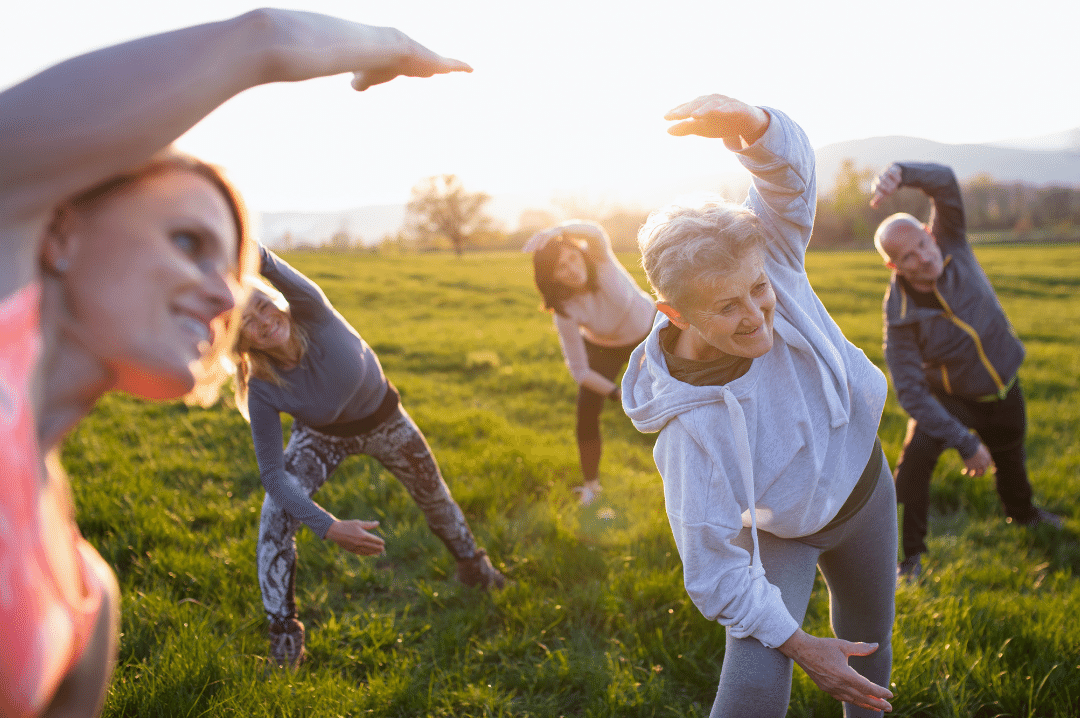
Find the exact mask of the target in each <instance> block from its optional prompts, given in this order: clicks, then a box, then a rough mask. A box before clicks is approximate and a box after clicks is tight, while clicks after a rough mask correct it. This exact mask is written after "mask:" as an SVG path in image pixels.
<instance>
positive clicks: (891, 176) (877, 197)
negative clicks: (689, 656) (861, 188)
mask: <svg viewBox="0 0 1080 718" xmlns="http://www.w3.org/2000/svg"><path fill="white" fill-rule="evenodd" d="M902 180H903V170H901V169H900V165H898V164H895V163H894V164H892V165H889V169H887V170H885V171H884V172H882V173H881V174H880V175H878V176H877V177H876V178H875V179H874V181H873V182H872V183H871V184H870V191H871V192H873V193H874V196H873V197H872V198H871V199H870V206H871V207H874V208H877V206H878V205H879V204H881V202H882V200H884V199H885V198H886V197H888V196H889V195H891V194H892V193H893V192H895V191H896V190H898V189H900V183H901V181H902Z"/></svg>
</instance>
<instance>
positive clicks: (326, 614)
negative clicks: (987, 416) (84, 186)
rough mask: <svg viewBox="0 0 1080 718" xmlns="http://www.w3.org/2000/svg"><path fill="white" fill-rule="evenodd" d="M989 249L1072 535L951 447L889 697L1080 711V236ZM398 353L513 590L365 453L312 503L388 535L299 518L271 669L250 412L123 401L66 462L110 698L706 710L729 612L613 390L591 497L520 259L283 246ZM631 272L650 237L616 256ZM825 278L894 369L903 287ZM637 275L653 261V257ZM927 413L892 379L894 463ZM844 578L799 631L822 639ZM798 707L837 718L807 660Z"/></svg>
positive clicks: (869, 277) (932, 705) (876, 280)
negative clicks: (1022, 349)
mask: <svg viewBox="0 0 1080 718" xmlns="http://www.w3.org/2000/svg"><path fill="white" fill-rule="evenodd" d="M979 257H980V259H981V261H982V262H983V264H984V267H985V268H986V270H987V273H988V274H989V275H990V276H991V277H992V279H993V281H994V284H995V285H996V287H997V289H998V292H999V295H1000V297H1001V300H1002V302H1003V304H1004V305H1005V308H1006V310H1007V312H1008V313H1009V316H1010V317H1011V319H1012V320H1013V322H1014V324H1015V327H1016V330H1017V332H1018V333H1019V335H1020V336H1021V338H1022V339H1023V340H1024V341H1025V343H1026V345H1027V348H1028V358H1027V361H1026V363H1025V365H1024V368H1023V370H1022V373H1021V377H1022V381H1023V384H1024V388H1025V391H1026V394H1027V399H1028V411H1029V424H1030V430H1029V436H1028V450H1029V468H1030V471H1031V476H1032V483H1033V485H1034V487H1035V493H1036V500H1037V501H1038V502H1039V503H1040V504H1041V505H1043V506H1045V507H1047V508H1049V509H1051V510H1053V511H1055V512H1058V513H1061V514H1064V515H1065V516H1066V517H1067V522H1066V529H1065V530H1064V531H1062V532H1060V533H1059V532H1054V531H1052V530H1047V529H1041V528H1040V529H1039V530H1027V529H1024V528H1020V527H1018V526H1016V525H1010V524H1007V523H1006V522H1005V518H1004V514H1003V513H1002V510H1001V507H1000V505H999V504H998V501H997V497H996V494H995V492H994V489H993V483H992V478H990V477H983V478H980V479H967V478H964V477H962V476H961V475H960V468H961V463H960V461H959V459H958V458H957V457H956V454H955V452H949V453H948V454H947V455H946V457H945V460H943V461H942V462H941V464H940V465H939V467H938V473H937V474H936V475H935V483H934V486H933V495H932V500H933V513H932V518H931V540H930V549H931V554H930V556H929V558H928V561H927V563H926V565H925V571H924V578H923V580H922V582H921V583H920V584H918V585H914V586H904V587H902V588H901V589H900V590H899V592H898V595H897V621H896V631H895V639H894V646H895V650H894V652H895V663H894V670H893V681H894V685H893V686H892V689H893V691H894V692H895V693H896V698H895V699H894V700H893V705H894V707H895V712H894V715H901V716H979V717H980V718H991V717H994V716H1024V717H1030V716H1072V717H1075V716H1077V715H1080V621H1078V620H1077V619H1076V614H1077V613H1078V612H1080V580H1078V576H1080V541H1078V533H1080V507H1078V505H1077V500H1076V497H1077V494H1078V490H1080V436H1078V434H1080V431H1078V427H1080V387H1078V380H1077V377H1078V376H1080V353H1078V351H1077V349H1078V347H1080V298H1077V296H1076V295H1077V292H1078V290H1080V246H1075V245H1074V246H1059V247H1035V248H1009V247H987V248H982V249H980V250H979ZM288 258H289V260H290V261H292V262H293V263H295V265H296V266H297V267H298V268H299V269H301V270H302V271H304V272H305V273H308V274H309V275H310V276H311V277H312V278H313V279H315V280H316V281H317V282H319V283H320V284H321V285H322V286H323V288H324V289H325V291H326V293H327V294H328V295H329V297H330V299H331V301H333V302H334V304H335V305H336V306H337V307H338V309H339V310H341V311H342V313H343V314H344V315H345V316H346V317H347V318H348V319H349V321H351V322H352V323H353V324H354V325H355V326H356V327H357V329H358V330H359V331H360V333H361V334H362V335H363V336H364V337H365V338H366V339H367V340H368V342H369V343H370V344H371V345H372V346H373V347H374V348H375V350H376V352H378V354H379V356H380V358H381V359H382V362H383V365H384V367H385V369H386V372H387V374H388V375H389V376H390V377H391V378H392V380H393V381H394V383H395V384H396V385H397V387H398V388H399V389H400V390H401V393H402V397H403V403H404V405H405V407H406V408H407V409H408V410H409V412H410V413H411V414H412V415H413V417H414V418H415V419H416V421H417V423H418V424H419V425H420V427H421V428H422V429H423V431H424V432H425V434H426V435H427V437H428V440H429V441H430V443H431V444H432V446H433V448H434V450H435V453H436V455H437V457H438V458H439V461H440V463H441V466H442V469H443V472H444V474H445V476H446V479H447V481H448V483H449V484H450V486H451V489H452V491H453V493H454V495H455V497H456V498H457V500H458V502H459V503H460V504H461V506H462V508H463V509H464V511H465V513H466V515H467V516H468V518H469V520H470V522H471V524H472V527H473V529H474V532H475V533H476V535H477V538H478V540H479V542H480V543H481V545H483V546H485V547H486V548H487V549H488V551H489V552H490V554H491V556H492V558H493V560H494V562H495V563H496V564H497V565H499V566H500V567H501V568H502V570H503V571H504V572H505V573H506V575H507V576H508V578H510V579H511V580H512V581H513V583H512V585H511V586H509V587H508V588H506V589H505V590H503V591H501V592H499V593H496V594H494V595H488V594H486V593H482V592H478V591H475V590H471V589H465V588H463V587H461V586H459V585H458V584H456V583H455V582H453V581H452V580H451V578H450V577H451V576H452V573H453V562H452V560H451V558H450V556H449V554H448V553H447V552H446V550H445V549H444V548H443V547H442V545H441V544H440V543H439V542H438V541H437V539H435V538H434V537H433V536H432V535H431V534H430V532H429V531H428V530H427V528H426V525H425V524H424V521H423V517H422V515H421V513H420V511H419V510H418V509H417V508H416V507H415V505H414V504H413V503H412V501H411V499H410V498H409V497H408V495H407V494H406V492H405V490H404V489H403V488H402V487H401V486H400V485H399V484H397V482H396V481H395V480H394V479H393V477H391V476H389V475H388V474H387V473H386V472H385V471H384V470H382V468H381V467H380V466H379V465H378V464H376V463H375V462H373V461H371V460H368V459H364V458H354V459H350V460H349V461H347V462H346V463H345V464H344V465H343V466H342V467H341V468H340V469H339V470H338V472H337V473H336V474H335V475H334V476H333V478H332V479H331V480H330V481H329V482H328V484H327V486H326V487H325V488H324V489H323V490H322V492H320V494H319V495H318V497H317V498H318V500H319V501H320V502H321V503H322V504H323V505H324V506H326V507H327V508H328V509H329V510H330V511H332V512H333V513H334V514H336V515H337V516H339V517H342V518H377V519H379V520H380V521H381V522H382V527H381V532H382V534H383V535H384V537H385V538H386V540H387V551H386V554H385V555H384V556H382V557H379V558H376V559H369V558H358V557H356V556H353V555H351V554H347V553H345V552H344V551H341V550H339V549H337V548H336V546H333V545H332V544H330V543H329V542H323V541H321V540H319V539H318V538H316V537H315V536H314V535H313V534H312V533H311V532H310V531H308V530H307V529H302V530H301V531H300V533H299V535H298V543H299V551H300V569H299V575H298V579H297V599H298V603H299V607H300V618H301V620H303V621H304V623H305V624H306V625H307V629H308V651H309V653H310V657H309V659H308V661H307V662H305V664H304V665H303V666H302V667H301V668H300V670H299V671H298V672H297V673H295V674H290V673H286V672H280V671H275V670H267V668H266V665H265V656H266V651H267V639H266V624H265V619H264V616H263V613H262V608H261V602H260V599H259V590H258V585H257V582H256V578H255V560H254V553H255V539H256V532H257V520H258V511H259V506H260V505H261V502H262V497H263V490H262V486H261V484H260V483H259V476H258V469H257V466H256V463H255V457H254V452H253V450H252V448H251V439H250V434H249V431H248V427H247V425H246V424H245V422H244V420H243V419H242V418H241V417H240V415H239V414H238V413H237V412H236V411H235V409H232V408H231V406H230V405H218V406H216V407H213V408H211V409H197V408H190V407H187V406H185V405H183V404H181V403H169V404H162V405H153V404H146V403H143V402H139V401H135V400H132V399H130V398H127V397H122V396H113V397H108V398H106V399H105V400H104V401H103V402H102V403H101V404H100V406H99V407H98V408H97V409H96V410H95V412H94V413H93V415H92V416H91V417H89V418H88V419H87V420H86V421H85V422H84V423H83V424H82V425H81V426H80V427H79V429H78V430H77V431H76V432H75V433H74V434H73V435H72V437H71V438H70V439H69V440H68V441H67V443H66V445H65V448H64V453H63V459H64V463H65V465H66V467H67V469H68V471H69V472H70V475H71V481H72V484H73V488H74V491H75V494H76V501H77V504H78V507H79V514H78V520H79V524H80V526H81V527H82V529H83V532H84V533H85V535H86V536H87V538H88V539H89V540H90V541H91V542H92V543H93V544H94V545H96V546H97V547H98V549H99V550H100V551H101V553H102V554H103V555H104V556H105V558H106V560H108V561H109V562H110V563H111V564H112V565H113V566H114V567H115V568H116V571H117V573H118V575H119V578H120V585H121V587H122V590H123V626H122V631H123V636H122V638H121V648H120V665H119V667H118V669H117V672H116V674H115V677H114V680H113V684H112V687H111V690H110V693H109V697H108V701H107V704H106V708H105V715H106V716H192V717H194V716H244V717H245V718H257V717H260V716H330V717H333V716H366V715H373V716H425V715H432V716H553V717H554V716H597V717H598V716H704V715H707V714H708V712H709V708H710V706H711V703H712V699H713V696H714V694H715V690H716V683H717V680H718V676H719V671H720V662H721V660H722V656H723V645H724V633H723V629H722V627H721V626H719V625H718V624H715V623H710V622H708V621H706V620H705V619H704V618H703V617H702V616H701V615H700V614H699V613H698V611H697V609H696V608H695V607H694V606H693V604H692V603H691V602H690V600H689V599H688V598H687V596H686V593H685V591H684V590H683V587H682V571H681V565H680V561H679V558H678V554H677V553H676V550H675V545H674V542H673V540H672V538H671V533H670V530H669V528H668V524H667V518H666V516H665V514H664V506H663V493H662V487H661V482H660V477H659V475H658V474H657V473H656V469H655V467H654V465H653V462H652V457H651V448H652V442H653V439H654V437H653V436H644V435H641V434H638V433H637V432H636V431H635V430H634V428H633V427H632V426H631V424H630V422H629V420H628V419H626V417H625V416H622V414H621V412H620V411H618V410H616V409H615V407H614V406H613V405H609V408H608V409H606V410H605V413H604V416H603V432H604V437H605V442H606V443H605V453H604V459H603V463H602V465H601V475H602V480H603V483H604V487H605V491H604V493H603V494H602V495H601V499H600V500H599V501H598V502H597V503H596V504H594V505H593V506H591V507H589V508H588V509H584V508H580V507H579V506H578V505H577V503H576V499H575V497H574V495H572V494H571V493H570V491H569V487H570V486H572V485H573V484H575V483H578V482H579V480H580V477H579V475H578V467H577V454H576V448H575V445H574V440H573V422H574V417H573V402H574V396H575V393H576V387H575V386H574V384H573V381H572V380H571V378H570V376H569V374H568V372H567V371H566V369H565V367H564V365H563V363H562V357H561V354H560V352H559V347H558V342H557V339H556V336H555V333H554V330H553V328H552V323H551V320H550V318H549V316H548V315H546V314H544V313H541V312H540V311H538V305H539V297H538V295H537V294H536V292H535V290H534V288H533V286H532V280H531V268H530V265H529V263H528V257H526V256H524V255H521V254H509V253H507V254H478V255H466V256H465V257H463V258H461V259H455V258H454V257H451V256H444V255H437V256H435V255H425V256H400V257H386V256H377V255H370V256H356V255H329V254H321V255H319V254H299V255H291V256H289V257H288ZM623 261H624V263H626V264H627V266H628V267H634V271H636V273H637V275H638V276H639V277H640V276H641V272H640V270H638V269H637V268H636V258H635V257H632V256H624V257H623ZM808 271H809V273H810V275H811V279H812V281H813V282H814V285H815V286H816V288H817V290H818V292H819V294H820V296H821V297H822V299H823V301H824V302H825V304H826V306H827V307H829V309H830V311H831V312H833V315H834V316H835V317H836V319H837V321H838V322H839V323H840V325H841V327H843V328H844V330H845V332H846V333H847V335H848V337H849V338H850V339H851V340H852V341H853V342H855V343H856V344H857V345H859V346H860V347H862V348H863V349H865V350H866V352H867V354H868V355H869V356H870V358H871V359H872V360H873V361H874V362H876V363H877V364H878V365H879V366H882V364H883V361H882V352H881V298H882V293H883V291H884V287H885V284H886V280H887V275H886V272H885V270H884V268H883V267H882V266H881V264H880V260H878V258H877V256H876V255H875V254H872V253H835V254H834V253H829V254H812V255H811V256H810V257H809V259H808ZM639 281H641V282H642V286H646V285H645V284H644V279H643V277H642V278H640V280H639ZM905 422H906V417H905V415H904V414H903V413H902V411H901V410H900V409H899V407H898V406H897V405H896V402H895V399H894V398H893V397H892V396H890V400H889V403H888V404H887V405H886V408H885V414H884V417H883V419H882V425H881V439H882V443H883V445H884V447H885V450H886V455H887V456H888V458H889V461H890V463H892V462H895V459H896V456H897V453H898V452H899V449H900V445H901V441H902V438H903V431H904V426H905ZM825 597H826V593H825V590H824V587H823V585H822V586H819V589H818V590H817V591H816V592H815V595H814V597H813V599H812V601H811V605H810V609H809V612H808V614H807V620H806V623H805V624H804V628H805V629H806V630H808V631H809V632H811V633H815V634H818V635H829V628H828V615H827V602H826V598H825ZM790 715H792V716H839V715H841V709H840V704H839V703H837V702H836V701H834V700H833V699H831V698H829V697H828V696H826V695H825V694H823V693H821V692H820V691H818V690H817V688H816V687H815V686H814V685H813V683H812V682H811V681H810V680H809V678H808V677H807V676H806V675H804V674H803V673H802V671H801V670H800V669H798V668H796V670H795V679H794V687H793V692H792V699H791V709H790Z"/></svg>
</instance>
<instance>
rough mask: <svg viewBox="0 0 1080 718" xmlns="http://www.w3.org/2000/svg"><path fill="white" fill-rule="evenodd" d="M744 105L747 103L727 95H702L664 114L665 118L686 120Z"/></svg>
mask: <svg viewBox="0 0 1080 718" xmlns="http://www.w3.org/2000/svg"><path fill="white" fill-rule="evenodd" d="M738 106H742V107H745V106H746V105H745V103H743V102H740V101H739V100H736V99H734V98H731V97H728V96H726V95H702V96H701V97H698V98H695V99H693V100H691V101H690V102H684V103H683V104H681V105H679V106H678V107H675V108H672V109H670V110H668V112H667V114H666V115H664V119H665V120H685V119H688V118H691V117H702V116H704V115H706V114H708V113H710V112H718V111H724V110H726V111H729V112H730V111H731V110H732V108H734V107H738Z"/></svg>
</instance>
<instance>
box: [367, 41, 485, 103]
mask: <svg viewBox="0 0 1080 718" xmlns="http://www.w3.org/2000/svg"><path fill="white" fill-rule="evenodd" d="M370 29H371V30H374V31H376V42H377V43H378V46H379V47H381V48H385V49H384V50H382V51H380V52H377V53H374V55H373V56H372V57H371V60H372V63H371V65H370V66H369V67H364V68H362V69H356V70H354V71H353V79H352V86H353V89H354V90H358V91H360V92H363V91H364V90H366V89H368V88H369V87H372V86H373V85H379V84H382V83H384V82H388V81H390V80H393V79H394V78H395V77H397V76H398V75H404V76H406V77H431V76H432V75H442V74H445V73H448V72H472V67H470V66H469V65H467V64H466V63H464V62H462V61H460V60H453V59H450V58H447V57H443V56H442V55H438V54H436V53H434V52H432V51H431V50H429V49H427V48H426V47H424V46H423V45H421V44H420V43H418V42H416V41H415V40H413V39H412V38H411V37H409V36H408V35H406V34H405V33H403V32H401V31H400V30H396V29H394V28H392V27H375V28H370Z"/></svg>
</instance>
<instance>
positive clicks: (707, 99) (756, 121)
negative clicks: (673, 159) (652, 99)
mask: <svg viewBox="0 0 1080 718" xmlns="http://www.w3.org/2000/svg"><path fill="white" fill-rule="evenodd" d="M664 119H665V120H682V121H681V122H678V124H675V125H672V126H671V127H669V128H668V132H669V133H670V134H672V135H675V136H676V137H682V136H685V135H699V136H700V137H713V138H722V139H725V140H733V139H735V138H737V137H742V138H743V140H745V141H746V144H748V145H751V144H753V143H754V142H756V141H757V140H758V139H759V138H760V137H761V136H762V135H763V134H765V130H767V129H769V113H768V112H766V111H765V110H763V109H761V108H760V107H755V106H753V105H748V104H746V103H745V102H742V101H740V100H736V99H735V98H733V97H727V96H725V95H703V96H701V97H699V98H697V99H696V100H692V101H690V102H687V103H685V104H682V105H679V106H678V107H676V108H674V109H673V110H669V111H668V113H667V114H666V115H664Z"/></svg>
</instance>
